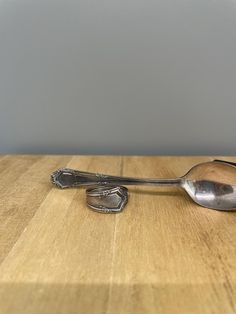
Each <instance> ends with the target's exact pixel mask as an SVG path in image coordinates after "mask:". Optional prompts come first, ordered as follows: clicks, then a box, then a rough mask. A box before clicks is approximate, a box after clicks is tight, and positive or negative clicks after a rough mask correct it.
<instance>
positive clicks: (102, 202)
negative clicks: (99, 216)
mask: <svg viewBox="0 0 236 314" xmlns="http://www.w3.org/2000/svg"><path fill="white" fill-rule="evenodd" d="M86 201H87V205H88V206H89V207H90V208H92V209H93V210H95V211H97V212H100V213H109V214H110V213H118V212H121V211H122V210H123V208H124V207H125V205H126V204H127V202H128V189H127V188H126V187H124V186H99V187H94V188H90V189H87V190H86Z"/></svg>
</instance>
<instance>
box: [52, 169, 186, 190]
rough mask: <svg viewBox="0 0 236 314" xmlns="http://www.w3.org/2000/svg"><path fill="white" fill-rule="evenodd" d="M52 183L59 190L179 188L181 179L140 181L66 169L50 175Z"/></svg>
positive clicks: (140, 179) (138, 179)
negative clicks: (124, 187) (84, 188)
mask: <svg viewBox="0 0 236 314" xmlns="http://www.w3.org/2000/svg"><path fill="white" fill-rule="evenodd" d="M51 180H52V182H53V183H54V184H55V185H57V186H58V187H60V188H62V189H63V188H70V187H88V186H94V185H109V186H114V185H175V186H180V185H181V182H182V179H181V178H176V179H142V178H130V177H119V176H110V175H105V174H98V173H91V172H84V171H79V170H73V169H68V168H63V169H59V170H57V171H55V172H53V173H52V175H51Z"/></svg>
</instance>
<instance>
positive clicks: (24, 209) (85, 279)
mask: <svg viewBox="0 0 236 314" xmlns="http://www.w3.org/2000/svg"><path fill="white" fill-rule="evenodd" d="M217 157H218V158H219V156H217ZM212 158H214V156H211V157H154V156H153V157H150V156H149V157H141V156H139V157H135V156H132V157H131V156H129V157H121V156H116V157H115V156H36V155H24V156H23V155H20V156H19V155H14V156H1V157H0V174H1V176H0V178H1V179H0V223H1V233H0V235H1V239H0V258H1V268H0V281H1V285H0V313H1V314H5V313H17V314H21V313H22V314H28V313H33V314H34V313H44V314H55V313H63V314H64V313H65V314H70V313H76V314H77V313H81V314H82V313H83V314H87V313H89V314H93V313H96V314H100V313H109V314H110V313H111V314H117V313H122V314H126V313H135V314H138V313H142V314H143V313H170V314H173V313H180V314H183V313H201V314H203V313H220V314H222V313H235V312H236V213H232V212H231V213H227V212H218V211H214V210H209V209H206V208H202V207H200V206H197V205H195V204H194V203H193V202H192V201H191V200H190V199H189V197H188V196H186V195H185V193H184V192H182V191H181V190H178V189H177V188H170V187H165V188H154V187H130V199H129V204H128V205H127V207H126V208H125V210H124V211H123V213H121V214H117V215H115V214H113V215H104V214H98V213H96V212H93V211H91V210H89V209H88V208H87V207H86V206H85V193H84V190H83V189H67V190H60V189H57V188H55V187H54V186H53V185H52V184H51V183H50V181H49V175H50V173H51V172H52V171H54V170H56V169H57V168H60V167H65V166H66V167H70V168H77V169H80V170H85V171H96V172H103V173H108V174H114V175H127V176H139V177H175V176H179V175H183V174H184V173H185V172H186V171H187V170H188V169H189V168H190V167H191V166H193V165H194V164H196V163H198V162H203V161H207V160H211V159H212ZM220 158H223V159H226V160H231V161H236V157H228V158H227V157H220Z"/></svg>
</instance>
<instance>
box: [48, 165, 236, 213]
mask: <svg viewBox="0 0 236 314" xmlns="http://www.w3.org/2000/svg"><path fill="white" fill-rule="evenodd" d="M51 179H52V182H53V183H54V184H56V185H57V186H58V187H60V188H69V187H87V188H89V189H87V191H86V192H87V203H88V205H89V206H90V207H92V208H93V209H95V210H97V211H100V212H119V211H121V210H122V209H123V208H124V206H125V205H126V203H127V201H128V194H127V189H126V188H124V187H122V185H156V186H161V185H162V186H163V185H167V186H170V185H173V186H177V187H181V188H183V189H184V190H185V191H186V192H187V193H188V195H189V196H190V197H191V198H192V200H193V201H194V202H195V203H197V204H199V205H201V206H203V207H208V208H211V209H216V210H225V211H231V210H234V209H236V163H232V162H228V161H224V160H214V161H209V162H204V163H200V164H197V165H195V166H194V167H192V168H191V169H190V170H189V171H188V172H187V173H186V174H185V175H184V176H182V177H179V178H175V179H143V178H131V177H119V176H110V175H104V174H96V173H90V172H83V171H78V170H73V169H67V168H64V169H59V170H57V171H55V172H54V173H53V174H52V175H51Z"/></svg>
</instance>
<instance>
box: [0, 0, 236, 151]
mask: <svg viewBox="0 0 236 314" xmlns="http://www.w3.org/2000/svg"><path fill="white" fill-rule="evenodd" d="M235 125H236V1H235V0H230V1H229V0H228V1H227V0H224V1H222V0H214V1H213V0H212V1H207V0H192V1H191V0H186V1H185V0H172V1H169V0H101V1H97V0H77V1H76V0H63V1H62V0H40V1H36V0H1V1H0V152H1V153H82V154H84V153H103V154H105V153H115V154H121V153H123V154H132V153H133V154H235V153H236V128H235Z"/></svg>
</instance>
